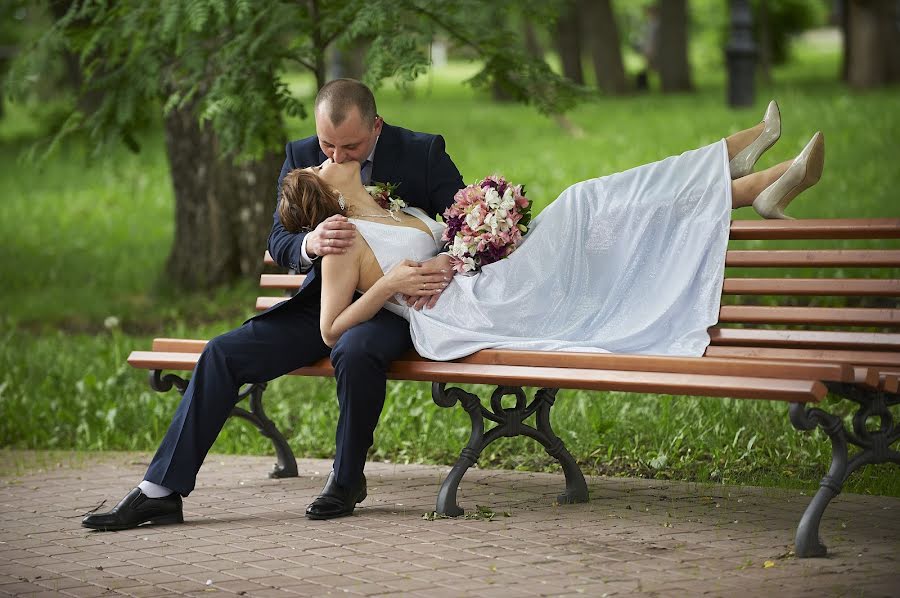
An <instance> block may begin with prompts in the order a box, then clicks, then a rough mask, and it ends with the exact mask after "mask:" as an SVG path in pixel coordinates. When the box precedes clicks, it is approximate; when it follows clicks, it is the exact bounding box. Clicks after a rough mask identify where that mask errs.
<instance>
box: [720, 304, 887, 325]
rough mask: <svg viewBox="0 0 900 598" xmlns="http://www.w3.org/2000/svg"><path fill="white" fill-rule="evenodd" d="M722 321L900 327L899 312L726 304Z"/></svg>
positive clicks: (722, 308) (853, 308) (722, 309)
mask: <svg viewBox="0 0 900 598" xmlns="http://www.w3.org/2000/svg"><path fill="white" fill-rule="evenodd" d="M719 321H720V322H729V323H741V324H801V325H811V324H819V325H826V326H827V325H831V326H835V325H840V326H900V309H879V308H871V307H782V306H776V307H769V306H761V305H723V306H722V307H721V308H720V310H719Z"/></svg>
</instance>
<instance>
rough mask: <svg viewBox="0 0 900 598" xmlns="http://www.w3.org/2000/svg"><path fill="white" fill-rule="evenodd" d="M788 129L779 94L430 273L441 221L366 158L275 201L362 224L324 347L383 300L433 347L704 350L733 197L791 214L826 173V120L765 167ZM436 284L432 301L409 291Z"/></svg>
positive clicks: (293, 213) (294, 222)
mask: <svg viewBox="0 0 900 598" xmlns="http://www.w3.org/2000/svg"><path fill="white" fill-rule="evenodd" d="M780 133H781V122H780V114H779V111H778V106H777V105H776V104H775V102H771V103H770V104H769V107H768V109H767V111H766V114H765V117H764V120H763V121H762V122H761V123H759V124H758V125H756V126H755V127H753V128H751V129H747V130H745V131H741V132H738V133H736V134H734V135H731V136H729V137H727V138H725V139H723V140H721V141H718V142H716V143H713V144H711V145H708V146H706V147H701V148H699V149H695V150H691V151H687V152H685V153H683V154H681V155H680V156H674V157H670V158H666V159H664V160H661V161H659V162H654V163H651V164H646V165H643V166H639V167H637V168H633V169H631V170H627V171H625V172H621V173H617V174H612V175H609V176H604V177H600V178H596V179H591V180H587V181H583V182H580V183H576V184H574V185H572V186H571V187H569V188H568V189H566V190H565V191H563V193H562V194H561V195H560V196H559V197H558V198H557V199H556V200H555V201H554V202H553V203H551V204H550V205H549V206H547V207H546V208H544V210H543V211H542V212H541V213H540V214H539V215H538V216H537V217H535V218H534V220H533V221H532V223H531V229H530V230H529V232H528V234H527V235H526V236H525V238H524V240H523V241H522V243H521V245H520V246H519V247H518V248H517V249H516V251H515V252H514V253H512V254H511V255H510V256H509V257H508V258H507V259H503V260H500V261H498V262H495V263H493V264H489V265H487V266H484V267H483V268H482V269H481V270H480V271H479V272H477V273H476V274H474V275H472V276H454V277H452V278H450V276H449V274H448V275H447V277H446V278H447V279H445V280H438V281H435V280H434V277H433V275H432V276H428V275H426V274H424V273H423V272H422V269H421V268H419V267H418V266H419V263H420V262H422V261H424V260H427V259H429V258H431V257H434V256H435V255H436V254H438V253H439V252H440V251H441V250H442V248H443V242H442V240H441V234H442V232H443V229H444V225H443V224H440V223H438V222H436V221H435V220H433V219H432V218H430V217H429V216H428V215H427V214H425V213H424V212H423V211H422V210H420V209H418V208H409V207H407V208H403V209H402V210H401V211H400V212H399V213H398V212H393V213H392V212H388V211H386V210H384V209H383V208H381V207H380V206H379V205H378V204H377V203H376V202H375V200H374V199H373V198H372V197H371V196H370V195H369V193H368V192H367V191H366V189H365V188H364V187H363V186H362V184H361V183H360V176H359V164H358V163H357V162H353V161H351V162H347V163H344V164H333V163H326V164H323V165H322V166H321V167H314V168H307V169H302V170H300V169H298V170H294V171H292V172H291V173H289V174H288V175H287V176H286V177H285V178H284V182H283V185H282V189H281V198H280V201H279V215H280V218H281V221H282V224H283V225H284V226H285V228H286V229H288V230H291V231H298V230H301V229H311V228H313V227H315V226H316V225H318V224H319V222H321V221H322V220H324V219H325V218H328V217H330V216H332V215H335V214H342V215H344V216H347V217H348V218H349V220H350V221H351V222H352V223H353V224H354V225H355V226H356V228H357V231H358V232H359V233H360V235H359V236H358V237H357V241H356V242H354V243H353V245H352V246H351V247H350V248H349V249H348V251H347V252H346V253H343V254H333V255H326V256H325V257H324V258H322V298H321V305H322V310H321V317H320V328H321V332H322V338H323V340H324V341H325V343H326V344H328V345H329V346H333V345H334V344H335V342H336V341H337V339H338V338H340V336H341V335H342V334H343V333H344V332H346V331H347V330H348V329H350V328H351V327H353V326H355V325H357V324H359V323H361V322H364V321H366V320H368V319H370V318H372V317H373V316H374V315H375V314H376V313H377V312H378V311H379V310H380V309H382V308H386V309H388V310H390V311H392V312H394V313H396V314H399V315H400V316H402V317H404V318H405V319H407V320H409V324H410V331H411V335H412V339H413V344H414V345H415V348H416V350H417V351H418V353H419V354H420V355H422V356H423V357H427V358H429V359H434V360H449V359H456V358H459V357H462V356H465V355H470V354H472V353H474V352H476V351H478V350H480V349H485V348H503V349H535V350H548V351H553V350H557V351H591V352H614V353H644V354H657V355H682V356H699V355H702V354H703V352H704V351H705V350H706V347H707V345H708V344H709V336H708V334H707V328H708V327H710V326H712V325H714V324H715V323H716V321H717V319H718V313H719V301H720V296H721V291H722V280H723V272H724V267H725V251H726V248H727V243H728V234H729V224H730V216H731V210H732V209H734V208H739V207H743V206H751V205H752V206H753V207H754V209H756V211H757V212H758V213H759V214H761V215H762V216H763V217H766V218H788V216H786V215H785V214H784V208H785V206H787V205H788V203H789V202H790V201H791V200H792V199H793V198H794V197H796V195H797V194H798V193H800V192H801V191H803V190H804V189H807V188H809V187H811V186H812V185H814V184H815V183H816V182H817V181H818V180H819V178H820V176H821V174H822V168H823V164H824V138H823V136H822V134H821V133H819V132H817V133H816V134H815V135H814V136H813V137H812V139H811V140H810V141H809V143H808V144H807V145H806V147H805V148H804V149H803V150H802V151H801V152H800V154H799V155H798V156H797V157H796V158H795V159H794V160H793V161H786V162H783V163H781V164H778V165H776V166H773V167H771V168H769V169H767V170H763V171H760V172H757V173H754V172H753V166H754V164H755V163H756V161H757V159H758V158H759V156H760V155H761V154H762V153H763V152H764V151H766V150H767V149H768V148H769V147H771V146H772V144H774V143H775V141H776V140H777V139H778V137H779V136H780ZM360 237H361V238H360ZM451 274H452V273H451ZM440 289H443V292H442V294H441V295H440V299H439V300H438V302H437V303H436V304H435V305H434V307H432V308H430V309H425V310H417V309H411V308H409V307H408V306H407V301H406V300H407V298H408V297H419V296H425V295H432V294H434V293H435V292H436V291H438V290H440ZM357 293H362V295H361V297H359V298H358V299H357V300H355V301H354V296H355V295H356V294H357Z"/></svg>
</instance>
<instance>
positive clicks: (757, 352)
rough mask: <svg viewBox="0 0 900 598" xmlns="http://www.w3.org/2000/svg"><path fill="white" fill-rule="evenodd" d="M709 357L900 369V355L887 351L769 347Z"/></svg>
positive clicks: (725, 350) (710, 351)
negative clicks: (814, 362)
mask: <svg viewBox="0 0 900 598" xmlns="http://www.w3.org/2000/svg"><path fill="white" fill-rule="evenodd" d="M706 355H707V356H709V357H736V358H742V359H770V360H775V361H807V362H809V361H825V362H831V363H849V364H853V365H861V366H873V367H884V368H900V353H890V352H887V351H836V350H829V349H822V350H818V349H772V348H768V347H723V346H709V347H707V348H706Z"/></svg>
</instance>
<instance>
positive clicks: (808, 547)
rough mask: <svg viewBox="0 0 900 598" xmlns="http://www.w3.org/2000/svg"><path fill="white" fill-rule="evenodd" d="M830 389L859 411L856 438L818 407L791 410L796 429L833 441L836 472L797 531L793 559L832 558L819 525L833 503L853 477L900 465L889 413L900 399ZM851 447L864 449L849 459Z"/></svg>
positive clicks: (899, 433) (837, 386) (838, 386)
mask: <svg viewBox="0 0 900 598" xmlns="http://www.w3.org/2000/svg"><path fill="white" fill-rule="evenodd" d="M828 389H829V390H830V391H831V392H833V393H835V394H837V395H840V396H841V397H843V398H845V399H849V400H851V401H854V402H855V403H857V404H858V405H859V408H858V409H857V411H856V413H855V414H854V416H853V431H852V432H851V431H849V430H847V429H846V428H845V427H844V422H843V419H842V418H841V417H840V416H837V415H833V414H831V413H828V412H826V411H824V410H822V409H819V408H816V407H812V408H807V407H806V405H805V404H803V403H793V404H791V406H790V418H791V423H792V424H793V425H794V427H795V428H797V429H798V430H812V429H814V428H815V427H816V426H820V427H821V428H822V431H823V432H825V433H826V434H827V435H828V437H829V438H830V439H831V466H830V467H829V468H828V473H827V474H826V475H825V477H823V478H822V481H821V482H820V484H819V490H818V492H816V495H815V496H814V497H813V499H812V500H811V501H810V503H809V506H807V507H806V511H804V513H803V517H801V519H800V524H799V525H798V526H797V535H796V537H795V539H794V553H795V554H796V555H797V556H798V557H800V558H806V557H817V556H825V555H826V554H827V553H828V549H827V548H826V547H825V544H824V543H822V539H821V537H820V536H819V524H820V523H821V521H822V515H823V514H824V513H825V509H826V507H828V504H829V503H830V502H831V499H832V498H834V497H835V496H837V495H838V494H840V492H841V490H842V489H843V487H844V483H845V482H846V481H847V478H848V477H849V476H850V474H852V473H853V472H854V471H856V470H857V469H858V468H859V467H861V466H863V465H868V464H869V463H886V462H893V463H897V464H900V452H897V451H895V450H892V449H891V445H892V444H894V443H895V442H896V441H897V440H898V438H900V428H895V427H894V418H893V416H892V415H891V411H890V409H889V407H890V406H892V405H895V404H897V403H900V397H897V396H890V395H886V393H883V392H879V391H872V390H865V389H863V388H860V387H858V386H855V385H850V384H842V383H828ZM870 417H878V418H880V419H881V422H880V426H879V427H878V429H874V430H870V429H869V428H868V426H867V425H866V421H867V420H868V418H870ZM848 443H849V444H854V445H856V446H858V447H859V448H860V449H861V450H860V451H859V452H857V453H856V454H855V455H854V456H853V458H849V451H848Z"/></svg>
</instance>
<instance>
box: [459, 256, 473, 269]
mask: <svg viewBox="0 0 900 598" xmlns="http://www.w3.org/2000/svg"><path fill="white" fill-rule="evenodd" d="M462 261H463V272H471V271H473V270H474V269H475V258H471V257H464V258H463V260H462Z"/></svg>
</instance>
